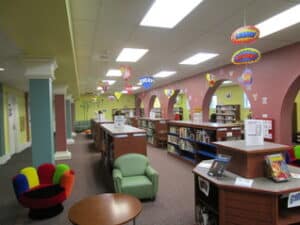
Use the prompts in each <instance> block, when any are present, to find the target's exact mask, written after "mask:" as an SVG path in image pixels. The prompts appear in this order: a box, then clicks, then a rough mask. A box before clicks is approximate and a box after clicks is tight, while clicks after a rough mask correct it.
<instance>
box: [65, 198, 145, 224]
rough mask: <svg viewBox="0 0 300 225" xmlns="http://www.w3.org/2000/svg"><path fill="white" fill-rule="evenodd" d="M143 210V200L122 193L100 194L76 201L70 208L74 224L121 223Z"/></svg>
mask: <svg viewBox="0 0 300 225" xmlns="http://www.w3.org/2000/svg"><path fill="white" fill-rule="evenodd" d="M141 211H142V204H141V202H140V201H139V200H138V199H137V198H135V197H133V196H131V195H126V194H121V193H116V194H108V193H107V194H100V195H95V196H91V197H87V198H85V199H83V200H81V201H79V202H77V203H75V204H74V205H73V206H72V207H71V208H70V210H69V214H68V217H69V220H70V222H71V223H72V224H74V225H120V224H125V223H127V222H128V221H130V220H133V224H134V225H135V218H136V217H137V216H138V215H139V214H140V212H141Z"/></svg>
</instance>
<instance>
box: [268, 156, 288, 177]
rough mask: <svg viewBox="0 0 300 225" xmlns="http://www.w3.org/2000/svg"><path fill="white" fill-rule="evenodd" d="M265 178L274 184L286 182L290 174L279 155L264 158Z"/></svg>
mask: <svg viewBox="0 0 300 225" xmlns="http://www.w3.org/2000/svg"><path fill="white" fill-rule="evenodd" d="M265 161H266V170H267V176H268V177H270V178H272V179H273V180H274V181H275V182H282V181H288V180H289V179H290V178H291V174H290V171H289V168H288V166H287V163H286V161H285V159H284V157H283V155H282V154H281V153H277V154H271V155H266V156H265Z"/></svg>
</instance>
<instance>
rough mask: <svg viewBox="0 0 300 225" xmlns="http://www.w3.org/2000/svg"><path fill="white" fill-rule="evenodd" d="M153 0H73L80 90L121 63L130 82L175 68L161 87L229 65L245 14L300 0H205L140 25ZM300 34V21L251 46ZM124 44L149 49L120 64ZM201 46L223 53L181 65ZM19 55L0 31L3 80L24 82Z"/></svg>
mask: <svg viewBox="0 0 300 225" xmlns="http://www.w3.org/2000/svg"><path fill="white" fill-rule="evenodd" d="M153 1H154V0H84V1H83V0H70V6H71V18H72V19H71V20H72V21H71V22H72V25H73V32H74V41H75V51H76V56H77V66H78V75H79V87H80V92H81V93H86V92H96V87H97V82H98V81H100V80H102V79H108V78H107V77H105V74H106V72H107V70H108V69H110V68H115V69H118V68H120V66H121V65H129V66H131V68H132V71H133V73H132V76H131V78H130V79H129V82H130V83H131V84H132V85H134V84H136V83H137V82H138V78H139V77H140V76H143V75H152V74H155V73H156V72H159V71H160V70H163V69H164V70H176V71H177V74H176V75H174V76H172V77H169V78H167V79H156V80H155V85H154V87H157V86H160V85H163V84H166V83H170V82H172V81H176V80H179V79H183V78H186V77H189V76H193V75H195V74H202V73H204V72H205V71H207V70H210V69H213V68H216V67H219V66H222V65H226V64H229V63H230V59H231V55H232V53H233V52H234V51H236V50H237V49H239V48H241V46H234V45H233V44H232V43H231V41H230V35H231V33H232V32H233V31H234V30H235V29H236V28H238V27H240V26H242V25H243V24H244V19H245V20H246V23H247V24H257V23H259V22H261V21H263V20H265V19H266V18H269V17H270V16H272V15H274V14H276V13H278V12H281V11H283V10H285V9H287V8H290V7H291V6H293V5H295V4H299V3H300V0H204V1H203V2H202V3H201V4H200V5H199V6H198V7H197V8H195V9H194V10H193V11H192V13H191V14H189V15H188V16H187V17H186V18H185V19H184V20H182V21H181V22H180V23H179V24H178V25H177V26H176V27H175V28H173V29H161V28H151V27H141V26H139V23H140V21H141V20H142V18H143V16H144V15H145V13H146V12H147V11H148V9H149V8H150V6H151V4H152V3H153ZM174 1H175V0H174ZM170 10H171V8H170ZM166 16H167V12H166ZM299 16H300V15H299ZM299 34H300V23H299V24H297V25H294V26H293V27H290V28H287V29H286V30H284V31H281V32H278V33H275V34H272V35H270V36H267V37H265V38H263V39H260V40H258V41H257V42H256V43H255V44H252V45H251V47H254V48H257V49H259V50H260V51H261V52H262V53H264V52H268V51H270V50H273V49H276V48H279V47H282V46H286V45H289V44H292V43H295V42H298V41H300V35H299ZM124 47H133V48H147V49H149V52H148V53H147V54H146V55H145V56H144V57H143V58H141V60H139V61H138V62H137V63H118V62H116V61H115V59H116V58H117V55H118V54H119V52H120V51H121V50H122V48H124ZM199 51H207V52H214V53H219V54H220V56H218V57H216V58H214V59H212V60H210V61H208V62H205V63H202V64H198V65H193V66H188V65H179V64H178V63H179V62H181V61H182V60H183V59H185V58H187V57H189V56H192V55H193V54H194V53H197V52H199ZM19 58H20V51H18V49H17V48H16V47H15V46H14V44H13V43H11V42H10V40H8V38H7V37H5V35H4V34H3V33H1V32H0V64H2V65H4V64H7V65H9V66H6V68H7V70H5V71H4V72H0V82H1V81H2V82H4V83H9V84H10V83H11V84H14V86H17V87H25V86H26V85H25V84H26V82H25V79H24V76H20V75H19V76H16V74H23V73H22V71H23V68H22V66H17V65H18V62H19ZM0 66H1V65H0ZM124 83H125V82H124V81H123V79H122V78H117V82H116V83H115V84H114V85H113V86H111V88H110V90H109V91H110V92H114V91H120V90H121V89H123V87H124ZM22 89H24V88H22ZM139 91H142V89H140V90H139Z"/></svg>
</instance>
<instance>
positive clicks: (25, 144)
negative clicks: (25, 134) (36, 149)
mask: <svg viewBox="0 0 300 225" xmlns="http://www.w3.org/2000/svg"><path fill="white" fill-rule="evenodd" d="M29 147H31V141H29V142H27V143H24V144H20V145H19V146H18V149H17V152H16V153H20V152H23V151H24V150H25V149H27V148H29Z"/></svg>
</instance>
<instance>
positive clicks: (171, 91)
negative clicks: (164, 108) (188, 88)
mask: <svg viewBox="0 0 300 225" xmlns="http://www.w3.org/2000/svg"><path fill="white" fill-rule="evenodd" d="M174 92H175V91H174V90H173V89H165V90H164V93H165V95H166V96H167V97H168V98H170V97H171V96H172V95H173V94H174Z"/></svg>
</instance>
